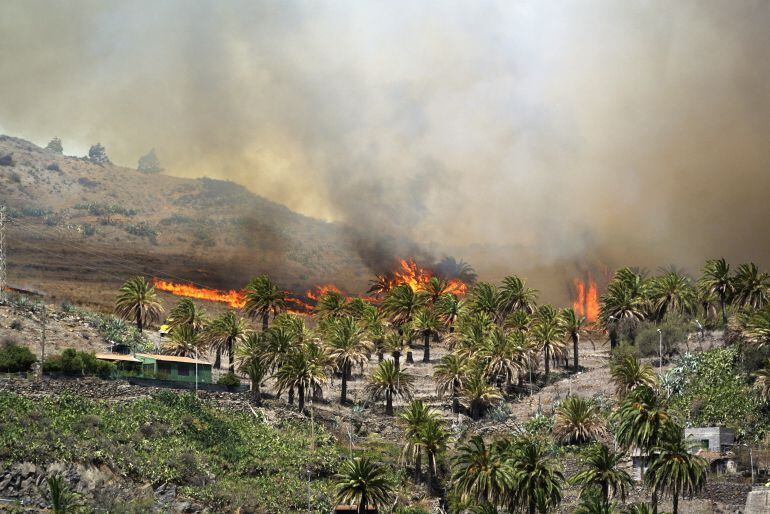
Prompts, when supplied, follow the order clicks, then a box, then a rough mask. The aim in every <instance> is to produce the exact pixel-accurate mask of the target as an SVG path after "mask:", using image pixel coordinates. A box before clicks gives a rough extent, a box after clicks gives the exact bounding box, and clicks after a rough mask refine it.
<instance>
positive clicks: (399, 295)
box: [382, 284, 428, 327]
mask: <svg viewBox="0 0 770 514" xmlns="http://www.w3.org/2000/svg"><path fill="white" fill-rule="evenodd" d="M427 303H428V297H427V295H426V294H425V293H423V292H421V291H414V290H413V289H412V288H411V287H409V286H408V285H406V284H401V285H398V286H396V287H394V288H393V289H391V290H390V291H389V292H388V295H387V296H386V297H385V299H384V300H383V302H382V310H383V312H385V314H386V315H387V316H389V317H390V320H391V322H392V323H393V324H394V325H395V326H397V327H401V326H402V325H404V324H407V323H409V322H411V321H412V317H413V316H414V315H415V313H416V312H417V311H419V310H420V309H421V308H423V307H425V305H426V304H427Z"/></svg>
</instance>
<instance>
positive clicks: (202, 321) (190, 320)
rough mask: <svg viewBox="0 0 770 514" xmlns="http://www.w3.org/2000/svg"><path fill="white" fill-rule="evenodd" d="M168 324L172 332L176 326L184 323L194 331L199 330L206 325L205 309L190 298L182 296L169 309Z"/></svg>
mask: <svg viewBox="0 0 770 514" xmlns="http://www.w3.org/2000/svg"><path fill="white" fill-rule="evenodd" d="M168 324H169V327H170V328H171V330H172V332H173V331H174V330H175V329H177V328H178V327H181V326H185V325H188V326H190V327H192V329H193V330H194V331H195V332H200V331H201V330H203V327H204V326H205V325H206V311H205V310H203V309H202V308H199V307H198V306H197V305H195V302H193V301H192V300H191V299H189V298H182V299H181V300H179V303H177V304H176V306H174V308H173V309H171V312H170V313H169V318H168Z"/></svg>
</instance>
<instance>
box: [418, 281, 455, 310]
mask: <svg viewBox="0 0 770 514" xmlns="http://www.w3.org/2000/svg"><path fill="white" fill-rule="evenodd" d="M423 291H424V292H425V295H426V296H427V297H428V304H430V305H431V306H433V305H436V303H437V302H438V301H439V299H440V298H441V297H442V296H444V295H445V294H447V292H448V291H449V283H447V281H446V280H444V279H443V278H441V277H430V278H429V279H428V281H427V282H426V283H425V284H424V285H423Z"/></svg>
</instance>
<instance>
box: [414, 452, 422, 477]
mask: <svg viewBox="0 0 770 514" xmlns="http://www.w3.org/2000/svg"><path fill="white" fill-rule="evenodd" d="M421 481H422V446H420V445H419V444H418V445H417V455H416V456H415V457H414V483H415V484H419V483H420V482H421Z"/></svg>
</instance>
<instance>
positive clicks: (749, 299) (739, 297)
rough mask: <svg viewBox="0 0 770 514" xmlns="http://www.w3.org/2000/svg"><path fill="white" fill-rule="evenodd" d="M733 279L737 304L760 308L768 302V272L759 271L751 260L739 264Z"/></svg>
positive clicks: (769, 279) (769, 276)
mask: <svg viewBox="0 0 770 514" xmlns="http://www.w3.org/2000/svg"><path fill="white" fill-rule="evenodd" d="M734 280H735V301H736V302H738V305H741V306H743V307H749V308H752V309H761V308H762V307H764V306H765V305H767V304H768V303H770V274H768V273H764V272H760V271H759V268H757V265H756V264H754V263H753V262H750V263H747V264H741V265H740V266H739V267H738V271H737V272H736V273H735V279H734Z"/></svg>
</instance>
